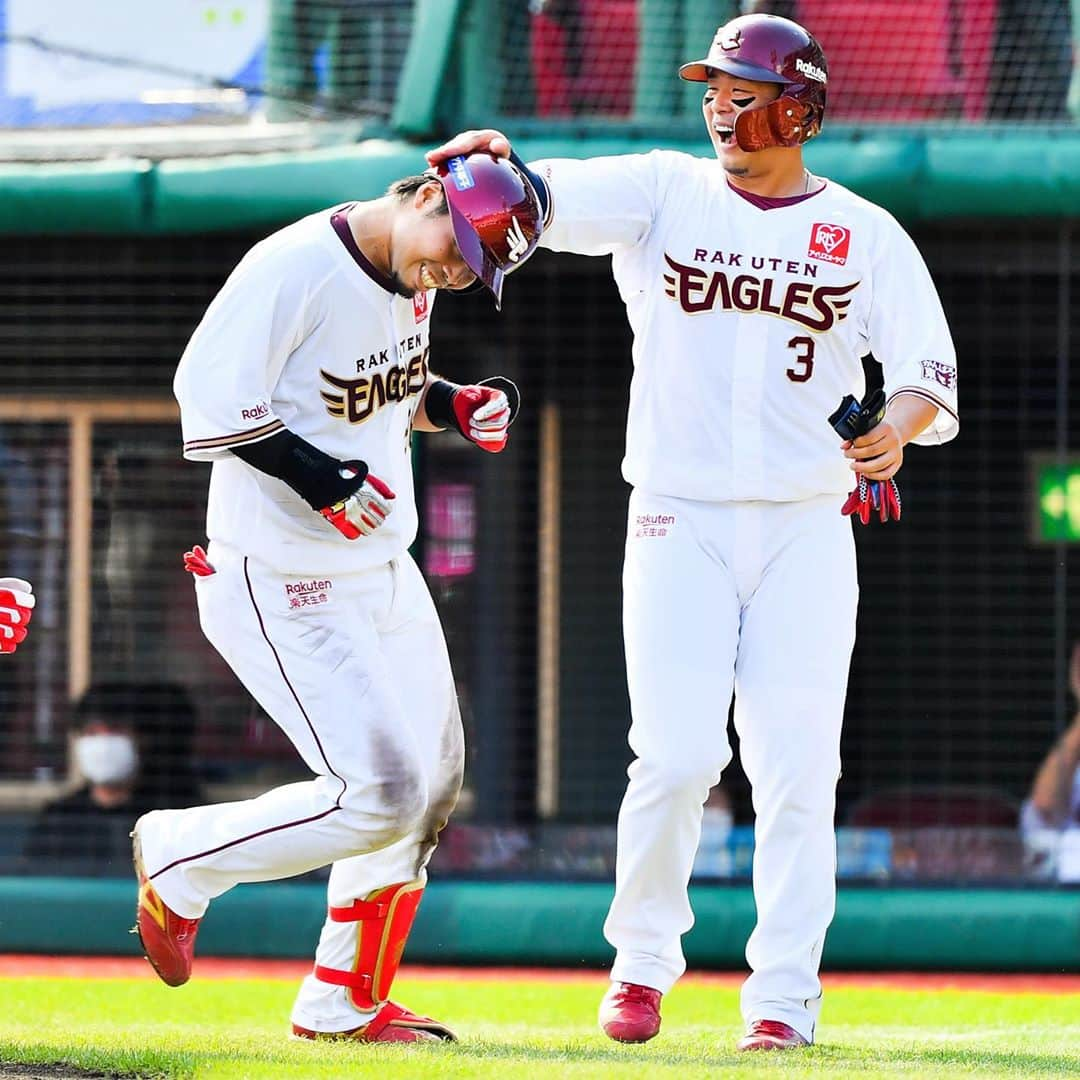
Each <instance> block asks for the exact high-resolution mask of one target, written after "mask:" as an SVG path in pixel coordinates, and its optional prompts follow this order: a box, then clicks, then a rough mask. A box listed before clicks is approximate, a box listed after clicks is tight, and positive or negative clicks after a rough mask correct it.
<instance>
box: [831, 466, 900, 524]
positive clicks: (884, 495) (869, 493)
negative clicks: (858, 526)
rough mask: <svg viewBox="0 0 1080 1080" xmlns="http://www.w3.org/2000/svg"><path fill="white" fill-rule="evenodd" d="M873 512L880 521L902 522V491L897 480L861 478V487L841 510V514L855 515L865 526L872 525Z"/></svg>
mask: <svg viewBox="0 0 1080 1080" xmlns="http://www.w3.org/2000/svg"><path fill="white" fill-rule="evenodd" d="M873 512H876V513H877V519H878V521H882V522H884V521H899V520H900V489H899V488H898V487H897V486H896V481H895V480H892V479H889V480H867V479H866V477H865V476H860V477H859V486H858V487H857V488H856V489H855V490H854V491H853V492H852V493H851V494H850V495H849V496H848V497H847V501H846V502H845V503H844V505H843V506H842V507H841V508H840V513H842V514H854V515H856V516H857V517H858V519H859V520H860V521H861V522H862V523H863V524H864V525H869V524H870V516H871V514H872V513H873Z"/></svg>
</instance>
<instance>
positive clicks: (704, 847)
mask: <svg viewBox="0 0 1080 1080" xmlns="http://www.w3.org/2000/svg"><path fill="white" fill-rule="evenodd" d="M733 823H734V818H733V816H732V812H731V800H730V799H729V798H728V794H727V792H726V791H725V790H724V788H723V786H722V785H720V784H717V785H716V786H715V787H714V788H712V790H711V791H710V792H709V797H708V798H707V799H706V800H705V807H704V809H703V810H702V812H701V840H700V842H699V843H698V849H697V855H696V856H695V857H694V869H693V871H692V876H693V877H731V873H732V859H731V845H730V840H731V826H732V824H733Z"/></svg>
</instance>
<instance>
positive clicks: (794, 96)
mask: <svg viewBox="0 0 1080 1080" xmlns="http://www.w3.org/2000/svg"><path fill="white" fill-rule="evenodd" d="M712 71H722V72H724V73H725V74H727V75H733V76H735V78H737V79H754V80H756V81H758V82H770V83H780V85H781V86H782V87H783V90H782V91H781V94H780V97H778V98H777V99H776V100H775V101H770V102H769V104H768V105H765V106H763V107H762V108H759V109H749V110H747V111H746V112H742V113H740V114H739V115H738V116H737V117H736V118H735V139H736V141H737V142H738V144H739V146H740V148H741V149H743V150H764V149H765V148H766V147H770V146H798V145H799V144H800V143H804V142H806V141H807V140H808V139H812V138H813V137H814V136H815V135H817V134H818V132H820V131H821V123H822V121H823V120H824V118H825V84H826V83H827V82H828V81H829V68H828V65H827V64H826V62H825V53H824V52H822V50H821V46H820V45H819V44H818V43H817V41H815V40H814V38H813V37H812V36H811V35H810V34H809V33H808V32H807V31H806V30H804V29H803V28H802V27H801V26H800V25H799V24H798V23H796V22H792V21H791V20H790V19H782V18H781V17H780V16H779V15H742V16H740V17H739V18H737V19H732V20H731V22H729V23H725V24H724V25H723V26H721V27H720V29H719V30H717V31H716V37H715V38H713V43H712V45H711V46H710V47H709V55H708V56H706V57H705V59H704V60H694V61H692V62H691V63H689V64H683V66H682V67H681V68H679V75H680V76H681V77H682V78H684V79H686V80H688V81H689V82H708V80H709V73H710V72H712Z"/></svg>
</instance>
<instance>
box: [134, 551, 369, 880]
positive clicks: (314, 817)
mask: <svg viewBox="0 0 1080 1080" xmlns="http://www.w3.org/2000/svg"><path fill="white" fill-rule="evenodd" d="M244 581H245V582H246V584H247V590H248V596H249V597H250V598H251V606H252V608H253V609H254V611H255V618H256V619H258V621H259V631H260V633H261V634H262V636H263V640H264V641H265V642H266V644H267V645H268V646H269V647H270V651H271V652H272V653H273V654H274V660H275V662H276V663H277V666H278V671H280V672H281V677H282V679H284V680H285V685H286V686H287V687H288V688H289V693H290V694H291V695H292V699H293V701H295V702H296V707H297V708H298V709H299V710H300V715H301V716H303V718H304V722H305V723H306V724H307V726H308V731H310V732H311V737H312V738H313V739H314V740H315V745H316V746H317V747H318V748H319V756H320V757H321V758H322V760H323V764H324V765H325V766H326V771H327V772H328V773H329V774H330V775H331V776H332V777H333V778H334V779H335V780H338V781H340V783H341V791H340V792H338V796H337V798H336V799H335V800H334V805H333V806H331V807H330V808H329V809H328V810H324V811H323V812H322V813H321V814H314V815H312V816H311V817H306V818H300V819H299V820H298V821H286V822H285V823H284V824H282V825H272V826H270V828H268V829H260V830H259V831H258V832H255V833H250V834H249V835H247V836H241V837H238V838H237V839H236V840H230V841H229V842H228V843H226V844H219V845H218V846H217V847H216V848H208V849H207V850H206V851H200V852H198V853H197V854H195V855H185V856H184V857H183V858H181V859H174V860H173V861H172V862H171V863H169V864H168V866H163V867H162V868H161V869H160V870H155V871H154V873H152V874H150V875H149V878H150V879H151V880H152V879H153V878H156V877H157V876H158V875H159V874H164V873H165V871H166V870H171V869H172V868H173V867H174V866H180V865H181V864H182V863H187V862H193V861H194V860H195V859H203V858H206V856H208V855H216V854H217V853H218V852H219V851H225V850H226V849H227V848H231V847H236V845H237V844H244V843H246V842H247V841H248V840H256V839H258V838H259V837H260V836H268V835H269V834H270V833H275V832H280V831H281V830H282V829H291V828H293V827H294V826H296V825H307V824H309V823H310V822H312V821H318V820H320V819H321V818H324V817H326V816H327V815H328V814H333V813H335V812H337V811H338V810H340V809H341V796H342V795H344V794H345V791H346V789H347V788H348V786H349V785H348V784H347V783H346V782H345V780H344V779H343V778H342V777H341V776H339V775H338V774H337V773H336V772H335V771H334V769H333V767H332V766H331V765H330V762H329V760H328V759H327V757H326V751H325V750H324V749H323V744H322V740H321V739H320V738H319V735H318V732H316V730H315V725H314V724H313V723H312V722H311V717H310V716H308V714H307V710H306V709H305V708H304V706H303V703H302V702H301V701H300V695H299V694H298V693H297V692H296V688H295V687H294V686H293V684H292V683H291V682H290V681H289V676H288V675H286V674H285V665H284V664H283V663H282V662H281V657H280V656H279V655H278V651H277V649H275V648H274V643H273V642H272V641H271V640H270V635H269V634H268V633H267V632H266V624H265V623H264V622H263V617H262V612H261V611H259V604H258V602H257V601H256V599H255V590H254V589H253V588H252V586H251V577H250V575H249V574H248V560H247V556H246V555H245V556H244Z"/></svg>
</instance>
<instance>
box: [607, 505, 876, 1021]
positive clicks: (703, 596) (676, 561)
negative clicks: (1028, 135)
mask: <svg viewBox="0 0 1080 1080" xmlns="http://www.w3.org/2000/svg"><path fill="white" fill-rule="evenodd" d="M842 502H843V499H842V498H841V497H839V496H833V495H828V496H821V497H818V498H813V499H807V500H803V501H800V502H790V503H769V502H729V503H707V502H696V501H688V500H684V499H674V498H668V497H664V496H658V495H652V494H648V493H645V492H642V491H634V492H633V493H632V495H631V498H630V510H629V522H628V532H627V542H626V561H625V565H624V572H623V590H624V600H623V622H624V636H625V643H626V667H627V678H628V683H629V690H630V702H631V711H632V724H631V728H630V736H629V740H630V747H631V749H632V750H633V752H634V754H635V755H636V760H635V761H634V762H633V763H632V764H631V765H630V768H629V778H630V781H629V784H628V786H627V790H626V795H625V797H624V799H623V803H622V808H621V810H620V812H619V826H618V856H617V861H616V883H615V898H614V901H613V902H612V905H611V910H610V912H609V914H608V918H607V921H606V923H605V927H604V932H605V936H606V937H607V939H608V941H609V942H610V943H611V944H612V945H613V946H614V947H615V949H616V959H615V964H614V966H613V968H612V973H611V977H612V979H614V980H617V981H620V982H635V983H640V984H642V985H645V986H651V987H653V988H655V989H657V990H660V991H662V992H665V993H666V992H667V991H668V990H669V989H670V988H671V987H672V985H673V984H674V983H675V981H676V979H678V977H679V976H680V975H681V974H682V973H683V971H685V969H686V961H685V959H684V957H683V953H682V948H681V944H680V937H681V935H682V934H684V933H686V931H687V930H689V929H690V927H691V926H692V925H693V922H694V918H693V913H692V911H691V908H690V903H689V899H688V896H687V891H686V890H687V884H688V881H689V878H690V871H691V868H692V866H693V862H694V854H695V852H696V850H697V845H698V840H699V838H700V834H701V818H702V804H703V803H704V801H705V799H706V797H707V795H708V792H709V789H710V787H712V786H713V785H714V784H715V783H716V782H717V781H718V780H719V779H720V774H721V772H722V771H723V769H724V767H725V766H726V765H727V763H728V762H729V761H730V760H731V747H730V745H729V743H728V737H727V717H728V708H729V705H730V702H731V696H732V691H733V690H734V694H735V727H736V730H737V731H738V734H739V739H740V748H741V757H742V764H743V768H744V770H745V772H746V775H747V777H748V778H749V780H750V783H751V784H752V786H753V804H754V811H755V814H756V819H757V820H756V826H755V845H756V846H755V852H754V868H753V876H754V898H755V901H756V904H757V926H756V928H755V930H754V932H753V934H752V935H751V936H750V940H749V943H748V944H747V947H746V958H747V961H748V963H749V965H750V968H751V972H752V973H751V975H750V976H749V978H748V979H747V980H746V982H745V984H744V986H743V991H742V1011H743V1016H744V1018H745V1020H746V1022H747V1023H748V1024H749V1023H752V1022H753V1021H755V1020H779V1021H782V1022H784V1023H787V1024H789V1025H790V1026H791V1027H793V1028H795V1030H796V1031H798V1032H799V1033H800V1034H801V1035H803V1036H804V1037H805V1038H807V1039H808V1040H810V1041H812V1040H813V1035H814V1024H815V1021H816V1018H817V1015H818V1012H819V1010H820V1005H821V984H820V982H819V980H818V965H819V962H820V959H821V950H822V946H823V944H824V940H825V931H826V929H827V928H828V925H829V923H830V922H831V921H832V916H833V912H834V908H835V899H836V881H835V872H836V843H835V836H834V832H833V816H834V810H835V794H836V782H837V779H838V778H839V775H840V727H841V721H842V716H843V708H844V696H845V693H846V689H847V676H848V667H849V664H850V659H851V650H852V646H853V645H854V638H855V616H856V608H857V603H858V585H857V581H856V570H855V546H854V540H853V537H852V530H851V524H850V522H849V521H848V519H847V518H846V517H844V516H843V515H841V513H840V507H841V504H842Z"/></svg>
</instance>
